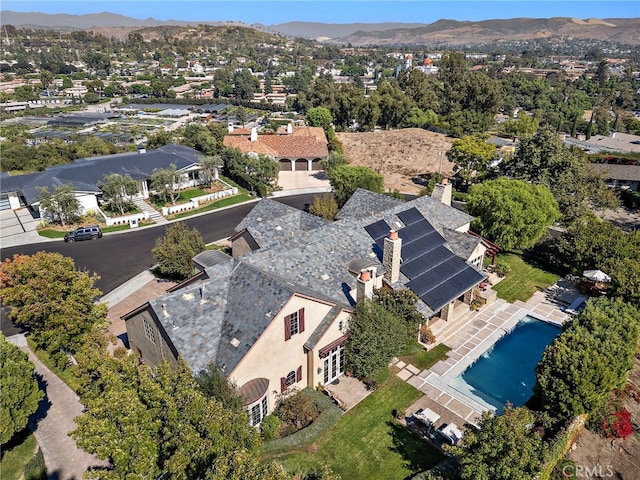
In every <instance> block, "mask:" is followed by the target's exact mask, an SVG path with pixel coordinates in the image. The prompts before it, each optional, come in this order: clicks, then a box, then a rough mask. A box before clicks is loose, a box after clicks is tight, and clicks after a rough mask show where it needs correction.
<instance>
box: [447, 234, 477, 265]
mask: <svg viewBox="0 0 640 480" xmlns="http://www.w3.org/2000/svg"><path fill="white" fill-rule="evenodd" d="M444 237H445V238H446V239H447V245H448V246H449V249H450V250H451V251H452V252H453V253H455V254H456V255H457V256H459V257H461V258H464V259H465V260H467V259H468V258H469V257H470V256H471V254H472V253H473V251H474V250H475V248H476V247H477V246H478V244H479V243H481V242H482V239H481V238H480V237H474V236H473V235H469V234H468V233H462V232H458V231H456V230H451V229H450V228H447V229H445V231H444Z"/></svg>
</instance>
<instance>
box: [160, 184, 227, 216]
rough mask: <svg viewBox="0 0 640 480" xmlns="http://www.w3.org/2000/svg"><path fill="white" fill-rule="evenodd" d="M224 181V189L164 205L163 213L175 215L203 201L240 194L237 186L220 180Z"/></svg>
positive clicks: (164, 214)
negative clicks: (171, 204)
mask: <svg viewBox="0 0 640 480" xmlns="http://www.w3.org/2000/svg"><path fill="white" fill-rule="evenodd" d="M218 181H219V182H221V183H223V184H224V185H225V186H226V187H228V188H225V189H224V190H220V191H219V192H214V193H209V194H207V195H202V196H200V197H195V198H192V199H191V200H189V201H188V202H186V203H181V204H179V205H173V206H171V207H162V209H161V210H162V215H163V216H164V217H166V216H167V215H173V214H175V213H181V212H187V211H189V210H193V209H196V208H198V207H199V206H200V204H201V203H207V202H211V201H213V200H219V199H221V198H224V197H230V196H232V195H237V194H238V189H237V188H236V187H232V186H231V185H229V184H227V183H225V182H222V180H218Z"/></svg>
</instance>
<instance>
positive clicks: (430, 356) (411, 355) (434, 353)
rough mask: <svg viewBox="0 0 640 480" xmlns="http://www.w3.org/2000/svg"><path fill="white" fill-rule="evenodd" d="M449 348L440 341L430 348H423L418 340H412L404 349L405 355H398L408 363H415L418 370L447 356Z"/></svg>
mask: <svg viewBox="0 0 640 480" xmlns="http://www.w3.org/2000/svg"><path fill="white" fill-rule="evenodd" d="M449 350H451V348H449V347H447V346H446V345H445V344H444V343H440V344H438V345H436V346H435V347H433V348H432V349H431V350H425V349H424V348H423V347H422V345H420V344H419V343H418V342H416V341H414V342H412V343H411V344H410V345H409V347H407V349H406V350H405V352H404V353H405V355H403V356H401V357H400V360H402V361H403V362H404V363H410V364H411V365H415V366H416V367H418V368H419V369H420V370H425V369H428V368H431V367H432V366H433V365H435V364H436V363H437V362H439V361H440V360H444V359H446V358H447V352H448V351H449Z"/></svg>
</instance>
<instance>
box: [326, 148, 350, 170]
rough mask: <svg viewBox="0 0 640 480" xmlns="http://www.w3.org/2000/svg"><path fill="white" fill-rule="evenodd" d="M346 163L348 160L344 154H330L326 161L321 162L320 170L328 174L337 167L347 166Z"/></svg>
mask: <svg viewBox="0 0 640 480" xmlns="http://www.w3.org/2000/svg"><path fill="white" fill-rule="evenodd" d="M348 163H349V160H348V159H347V156H346V155H345V154H343V153H338V152H330V153H329V156H328V157H327V159H326V160H322V168H324V170H325V171H326V172H330V171H331V169H332V168H334V167H337V166H338V165H347V164H348Z"/></svg>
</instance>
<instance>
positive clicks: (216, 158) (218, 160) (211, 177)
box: [200, 155, 222, 186]
mask: <svg viewBox="0 0 640 480" xmlns="http://www.w3.org/2000/svg"><path fill="white" fill-rule="evenodd" d="M219 168H222V157H221V156H220V155H211V156H209V155H207V156H204V157H201V158H200V175H201V178H202V179H203V180H204V181H205V183H206V184H207V185H209V186H211V185H212V184H213V182H214V181H215V180H217V179H218V169H219Z"/></svg>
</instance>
